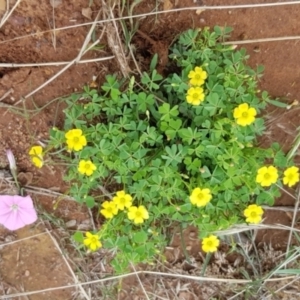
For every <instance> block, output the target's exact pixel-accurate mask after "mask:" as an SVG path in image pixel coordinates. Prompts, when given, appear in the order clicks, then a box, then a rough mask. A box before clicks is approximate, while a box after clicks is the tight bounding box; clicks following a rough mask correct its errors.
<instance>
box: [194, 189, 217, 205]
mask: <svg viewBox="0 0 300 300" xmlns="http://www.w3.org/2000/svg"><path fill="white" fill-rule="evenodd" d="M211 198H212V195H211V193H210V189H203V190H201V189H200V188H195V189H193V191H192V194H191V196H190V200H191V202H192V204H194V205H197V206H198V207H201V206H205V205H206V204H207V203H208V202H209V201H210V200H211Z"/></svg>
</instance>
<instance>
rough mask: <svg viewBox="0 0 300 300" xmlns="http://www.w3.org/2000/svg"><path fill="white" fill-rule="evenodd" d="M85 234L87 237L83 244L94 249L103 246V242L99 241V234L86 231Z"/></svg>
mask: <svg viewBox="0 0 300 300" xmlns="http://www.w3.org/2000/svg"><path fill="white" fill-rule="evenodd" d="M85 236H86V238H85V239H84V240H83V244H84V245H85V246H86V247H88V248H89V249H91V250H92V251H96V250H98V249H99V248H101V247H102V244H101V242H100V241H99V236H98V235H97V234H91V233H90V232H86V233H85Z"/></svg>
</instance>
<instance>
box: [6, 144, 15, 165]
mask: <svg viewBox="0 0 300 300" xmlns="http://www.w3.org/2000/svg"><path fill="white" fill-rule="evenodd" d="M6 155H7V159H8V162H9V168H10V169H11V170H16V169H17V166H16V161H15V157H14V154H13V153H12V151H11V150H10V149H9V150H6Z"/></svg>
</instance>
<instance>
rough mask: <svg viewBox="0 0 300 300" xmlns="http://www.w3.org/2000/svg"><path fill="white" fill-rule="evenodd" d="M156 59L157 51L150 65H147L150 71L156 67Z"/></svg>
mask: <svg viewBox="0 0 300 300" xmlns="http://www.w3.org/2000/svg"><path fill="white" fill-rule="evenodd" d="M157 60H158V55H157V53H155V54H154V56H153V58H152V60H151V63H150V67H149V68H150V72H152V71H153V70H154V69H155V68H156V65H157Z"/></svg>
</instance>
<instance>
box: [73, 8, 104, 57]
mask: <svg viewBox="0 0 300 300" xmlns="http://www.w3.org/2000/svg"><path fill="white" fill-rule="evenodd" d="M99 17H100V10H99V11H98V14H97V16H96V18H95V20H94V22H93V24H92V26H91V28H90V30H89V33H88V34H87V36H86V38H85V40H84V42H83V44H82V47H81V49H80V51H79V54H78V56H77V58H76V62H79V61H80V59H81V57H82V56H83V55H84V54H85V53H86V50H85V49H86V47H87V45H88V43H89V42H90V40H91V36H92V34H93V31H94V29H95V27H96V25H97V23H96V22H97V21H98V19H99ZM99 41H100V39H99V40H98V41H97V44H98V42H99Z"/></svg>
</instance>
